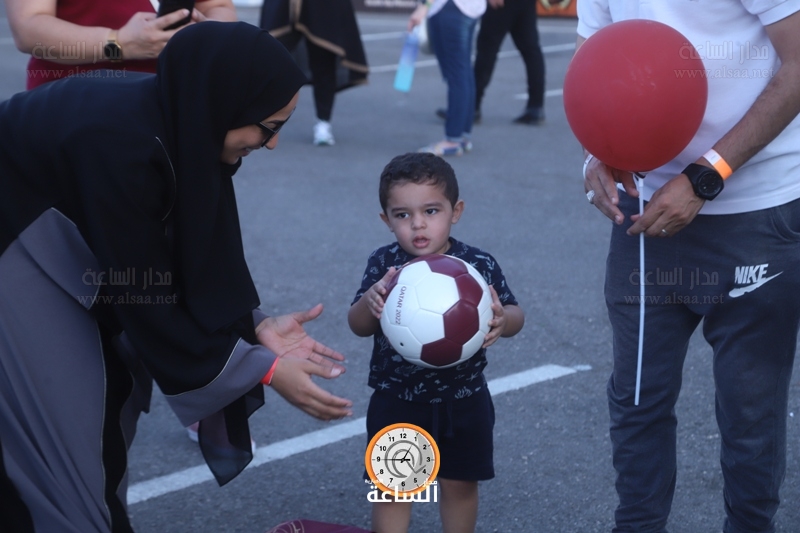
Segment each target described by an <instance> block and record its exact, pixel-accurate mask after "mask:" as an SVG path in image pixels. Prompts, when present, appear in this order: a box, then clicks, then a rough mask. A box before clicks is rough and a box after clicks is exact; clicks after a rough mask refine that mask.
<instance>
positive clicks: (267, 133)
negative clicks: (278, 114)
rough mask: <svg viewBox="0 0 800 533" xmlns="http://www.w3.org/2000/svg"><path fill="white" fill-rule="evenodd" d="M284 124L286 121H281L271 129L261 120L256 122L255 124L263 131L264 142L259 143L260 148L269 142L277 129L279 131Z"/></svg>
mask: <svg viewBox="0 0 800 533" xmlns="http://www.w3.org/2000/svg"><path fill="white" fill-rule="evenodd" d="M284 124H286V122H281V123H280V124H278V127H276V128H275V129H272V128H268V127H267V126H265V125H264V124H263V123H261V122H256V126H258V127H259V128H261V131H263V132H264V136H265V137H264V142H262V143H261V148H264V147H265V146H266V145H267V143H268V142H270V141H271V140H272V138H273V137H275V136H276V135H277V134H278V132H279V131H281V128H282V127H283V125H284Z"/></svg>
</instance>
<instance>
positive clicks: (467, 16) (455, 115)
mask: <svg viewBox="0 0 800 533" xmlns="http://www.w3.org/2000/svg"><path fill="white" fill-rule="evenodd" d="M484 11H486V0H425V2H424V3H421V4H419V5H418V6H417V8H416V9H415V10H414V12H413V13H411V17H410V18H409V20H408V31H411V30H412V29H414V26H416V25H418V24H422V23H423V22H424V21H425V19H426V18H427V19H428V39H429V41H430V44H431V48H432V49H433V53H434V54H435V55H436V60H437V61H438V62H439V69H440V70H441V72H442V77H443V78H444V81H445V83H447V110H448V112H447V118H446V119H445V122H444V133H445V138H444V140H442V141H439V142H437V143H434V144H430V145H428V146H425V147H423V148H421V149H420V150H419V151H420V152H430V153H432V154H435V155H439V156H459V155H462V154H463V153H464V152H469V151H470V150H472V124H473V121H474V116H475V75H474V73H473V71H472V38H473V36H474V35H475V26H476V24H477V23H478V19H479V18H480V17H481V15H483V13H484Z"/></svg>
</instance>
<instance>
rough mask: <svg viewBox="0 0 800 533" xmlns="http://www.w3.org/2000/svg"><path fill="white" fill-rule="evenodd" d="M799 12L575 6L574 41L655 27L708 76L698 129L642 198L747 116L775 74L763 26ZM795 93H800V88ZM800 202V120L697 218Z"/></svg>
mask: <svg viewBox="0 0 800 533" xmlns="http://www.w3.org/2000/svg"><path fill="white" fill-rule="evenodd" d="M797 11H800V0H740V1H738V2H736V1H732V0H702V1H677V0H668V1H647V0H641V1H639V0H580V1H579V2H578V17H579V20H578V34H579V35H580V36H581V37H584V38H589V37H590V36H591V35H592V34H594V33H595V32H596V31H598V30H599V29H601V28H603V27H604V26H607V25H608V24H611V23H612V22H617V21H620V20H628V19H647V20H655V21H658V22H662V23H664V24H667V25H669V26H671V27H673V28H675V29H676V30H678V31H679V32H681V33H682V34H683V35H684V36H685V37H686V38H687V39H688V40H689V42H691V43H692V45H694V47H695V48H696V49H697V52H698V54H699V55H700V57H701V59H702V60H703V64H704V67H705V69H706V72H707V75H708V104H707V106H706V112H705V116H704V117H703V122H702V124H701V125H700V129H699V130H698V132H697V134H696V135H695V137H694V139H692V141H691V142H690V143H689V146H687V147H686V149H685V150H684V151H683V152H681V153H680V154H679V155H678V157H676V158H675V159H674V160H673V161H671V162H669V163H667V164H666V165H664V166H663V167H661V168H658V169H656V170H654V171H652V172H650V173H648V174H647V177H646V178H645V180H644V182H643V192H644V194H643V197H644V199H645V200H649V199H650V197H651V196H652V194H653V192H655V191H656V190H657V189H658V188H659V187H661V186H662V185H664V183H666V182H667V181H668V180H670V179H671V178H673V177H675V176H676V175H678V174H680V172H681V171H682V170H683V169H684V168H685V167H686V165H688V164H689V163H693V162H694V161H696V160H697V159H699V158H700V157H702V155H703V154H704V153H705V152H707V151H708V150H709V149H710V148H711V147H713V146H714V144H715V143H716V142H717V141H718V140H719V139H720V138H721V137H722V136H723V135H724V134H725V133H727V132H728V131H729V130H730V129H731V128H732V127H733V125H734V124H736V123H737V122H738V121H739V119H741V118H742V116H743V115H744V114H745V112H746V111H747V110H748V109H749V108H750V106H751V105H752V104H753V102H754V101H755V99H756V98H757V97H758V95H759V94H761V92H762V91H763V90H764V87H766V85H767V83H769V81H770V79H771V77H772V75H773V74H774V73H775V72H776V71H777V70H778V68H779V67H780V59H778V55H777V53H776V52H775V49H774V48H773V46H772V44H771V42H770V40H769V38H768V37H767V34H766V31H765V30H764V26H766V25H769V24H772V23H774V22H777V21H779V20H781V19H783V18H785V17H787V16H789V15H791V14H793V13H795V12H797ZM797 90H800V87H798V88H797ZM797 198H800V116H798V117H795V119H794V120H793V121H792V122H791V123H790V124H789V125H788V126H787V127H786V129H784V130H783V132H782V133H781V134H780V135H779V136H778V137H776V138H775V139H774V140H773V141H772V142H771V143H770V144H768V145H767V146H766V147H765V148H764V149H763V150H761V151H760V152H758V153H757V154H756V155H755V156H753V158H752V159H750V160H749V161H748V162H747V163H746V164H745V165H743V166H742V167H741V168H739V169H738V170H737V171H736V172H734V173H733V175H731V177H730V178H728V179H727V180H725V189H724V190H723V191H722V193H720V195H719V196H717V197H716V198H715V199H714V200H713V201H710V202H705V204H704V205H703V209H702V210H701V211H700V213H701V214H712V215H713V214H731V213H743V212H747V211H755V210H758V209H766V208H769V207H775V206H777V205H782V204H785V203H787V202H790V201H792V200H795V199H797Z"/></svg>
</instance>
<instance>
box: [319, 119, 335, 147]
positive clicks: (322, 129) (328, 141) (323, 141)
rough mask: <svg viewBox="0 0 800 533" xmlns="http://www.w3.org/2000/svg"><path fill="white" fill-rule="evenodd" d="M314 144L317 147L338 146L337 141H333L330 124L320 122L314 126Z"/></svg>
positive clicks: (323, 121)
mask: <svg viewBox="0 0 800 533" xmlns="http://www.w3.org/2000/svg"><path fill="white" fill-rule="evenodd" d="M314 144H315V145H316V146H333V145H334V144H336V141H334V140H333V132H332V131H331V123H330V122H327V121H325V120H319V121H317V123H316V124H314Z"/></svg>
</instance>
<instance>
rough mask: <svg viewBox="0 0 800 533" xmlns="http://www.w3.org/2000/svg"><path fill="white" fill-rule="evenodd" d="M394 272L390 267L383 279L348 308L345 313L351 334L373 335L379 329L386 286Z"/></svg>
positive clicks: (394, 269)
mask: <svg viewBox="0 0 800 533" xmlns="http://www.w3.org/2000/svg"><path fill="white" fill-rule="evenodd" d="M396 272H397V269H396V268H395V267H390V268H389V270H388V271H387V272H386V274H384V275H383V278H381V279H379V280H378V281H376V282H375V283H374V284H373V285H372V287H370V288H369V289H368V290H367V292H365V293H364V294H363V295H362V296H361V298H359V300H358V301H357V302H356V303H354V304H353V305H351V306H350V310H349V311H348V312H347V323H348V324H349V325H350V329H351V330H353V333H355V334H356V335H358V336H359V337H369V336H370V335H374V334H375V333H376V332H377V331H378V329H379V328H380V326H381V322H380V317H381V313H382V312H383V303H384V297H385V296H386V284H387V283H389V280H390V279H392V276H394V275H395V273H396Z"/></svg>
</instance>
